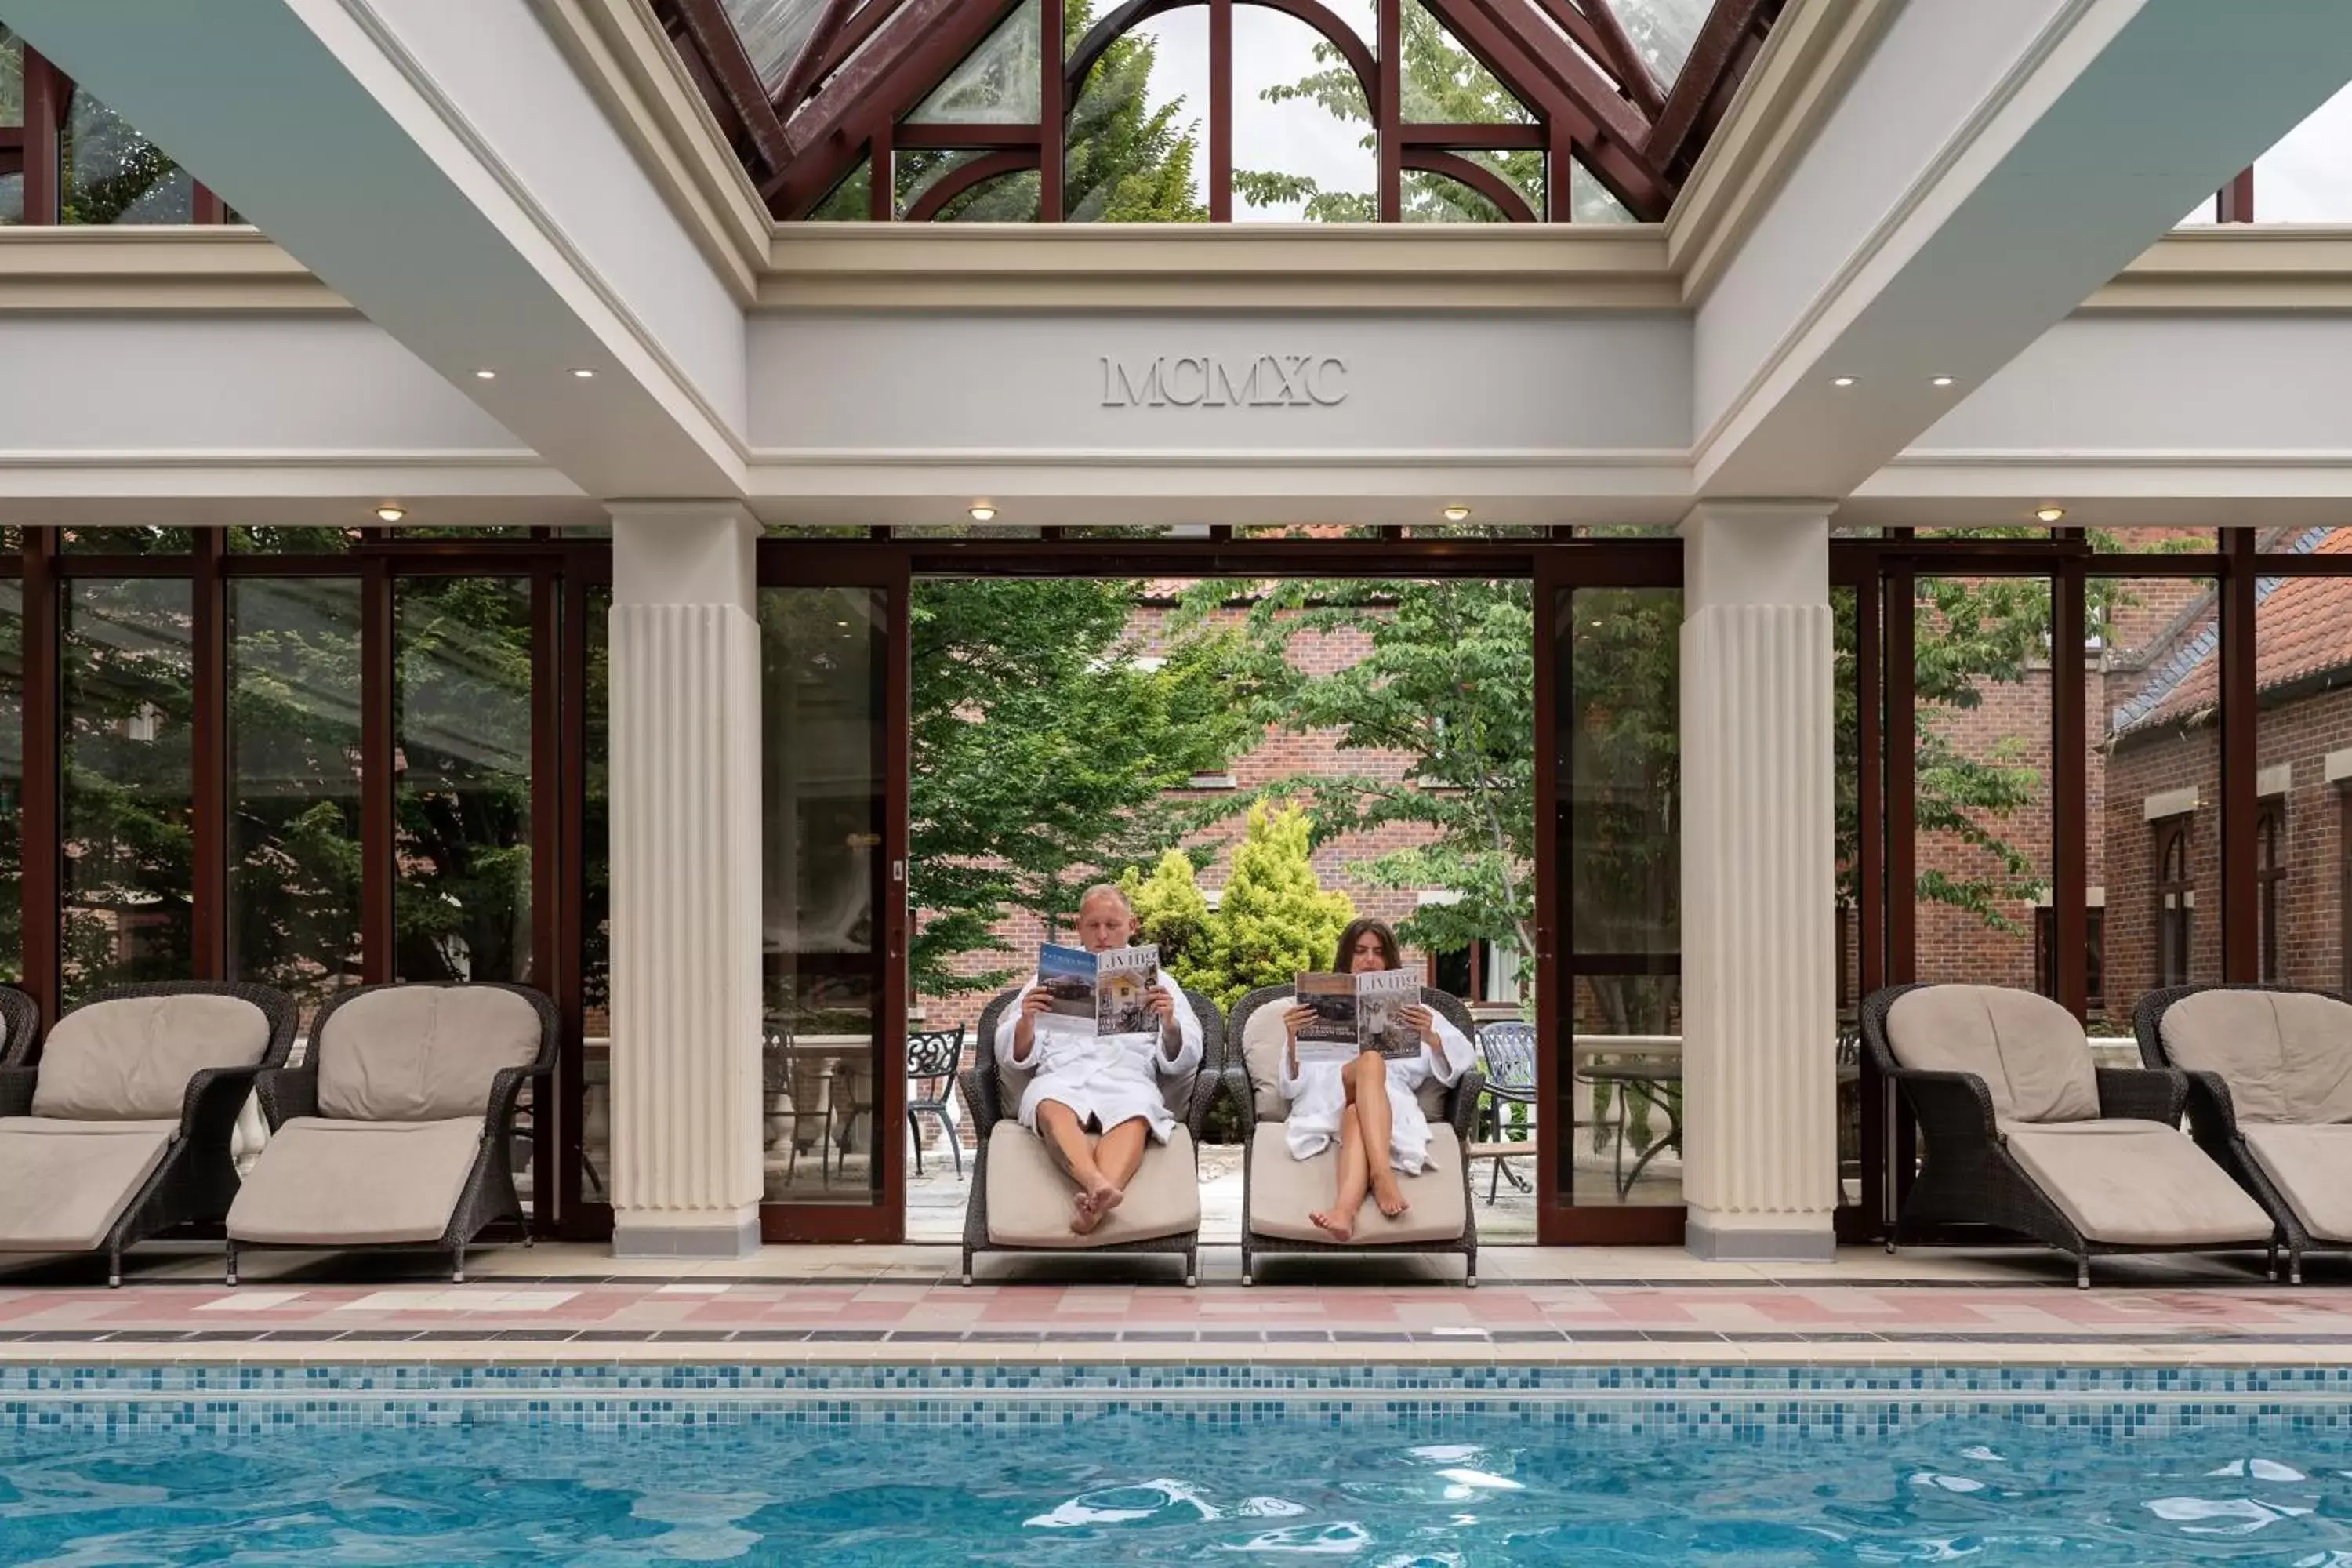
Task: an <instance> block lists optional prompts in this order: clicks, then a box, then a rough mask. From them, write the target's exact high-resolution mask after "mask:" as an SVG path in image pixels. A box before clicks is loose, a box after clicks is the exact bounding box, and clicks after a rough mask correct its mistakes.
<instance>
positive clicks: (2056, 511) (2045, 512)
mask: <svg viewBox="0 0 2352 1568" xmlns="http://www.w3.org/2000/svg"><path fill="white" fill-rule="evenodd" d="M2033 515H2034V516H2035V517H2038V518H2040V519H2041V520H2042V521H2044V522H2056V521H2059V520H2060V519H2061V518H2063V517H2064V516H2065V515H2066V509H2065V508H2064V507H2063V506H2044V507H2036V508H2035V509H2034V511H2033Z"/></svg>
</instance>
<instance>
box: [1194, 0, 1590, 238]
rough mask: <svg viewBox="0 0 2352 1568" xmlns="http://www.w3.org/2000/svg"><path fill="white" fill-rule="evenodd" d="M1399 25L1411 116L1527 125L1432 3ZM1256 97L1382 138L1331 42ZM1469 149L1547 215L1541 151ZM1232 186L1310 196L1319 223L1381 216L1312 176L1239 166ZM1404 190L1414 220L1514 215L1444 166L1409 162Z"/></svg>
mask: <svg viewBox="0 0 2352 1568" xmlns="http://www.w3.org/2000/svg"><path fill="white" fill-rule="evenodd" d="M1402 25H1403V36H1402V41H1403V46H1404V48H1403V55H1404V79H1403V81H1402V83H1401V84H1400V88H1401V94H1402V110H1403V114H1404V118H1405V120H1406V121H1410V122H1413V123H1419V124H1438V125H1525V124H1528V123H1531V122H1532V121H1534V118H1535V117H1534V116H1533V115H1532V114H1530V113H1529V112H1528V107H1527V105H1525V104H1523V103H1521V102H1520V101H1519V100H1518V98H1517V95H1516V94H1514V93H1513V92H1512V91H1511V90H1510V89H1508V88H1507V87H1505V86H1504V85H1503V84H1502V83H1501V82H1500V81H1498V80H1497V79H1496V77H1495V75H1494V73H1493V72H1491V71H1489V70H1488V69H1487V68H1486V67H1485V66H1484V65H1481V64H1480V63H1479V62H1478V60H1477V58H1475V56H1473V55H1472V54H1471V53H1470V51H1469V50H1467V49H1465V48H1464V47H1462V46H1461V45H1460V44H1459V43H1457V42H1455V41H1454V37H1453V35H1451V34H1450V33H1448V32H1447V31H1446V30H1445V28H1444V26H1443V25H1441V24H1440V23H1439V22H1438V20H1437V18H1436V17H1435V16H1432V15H1431V14H1430V12H1429V11H1428V10H1427V9H1426V8H1425V7H1423V6H1422V5H1417V4H1414V3H1413V0H1404V14H1403V17H1402ZM1258 96H1259V97H1260V98H1262V99H1264V100H1265V101H1266V102H1268V103H1289V102H1293V101H1302V100H1303V101H1305V102H1309V103H1313V104H1316V105H1318V106H1319V107H1320V108H1321V109H1322V110H1323V111H1324V112H1325V113H1327V114H1328V115H1329V116H1331V118H1332V119H1334V120H1337V121H1340V122H1342V123H1343V124H1349V125H1361V126H1363V127H1364V134H1363V136H1362V139H1361V141H1360V142H1359V145H1360V146H1362V147H1364V148H1366V149H1370V150H1377V148H1378V147H1379V144H1380V138H1379V136H1378V135H1377V134H1376V133H1375V132H1374V131H1373V130H1372V115H1371V106H1370V104H1369V103H1367V102H1366V101H1365V100H1364V89H1363V84H1362V83H1361V82H1360V81H1359V80H1358V79H1357V77H1356V73H1355V70H1354V68H1352V67H1350V66H1349V64H1348V60H1347V57H1346V56H1344V55H1342V54H1341V53H1340V52H1339V50H1338V49H1337V48H1335V47H1333V46H1332V45H1331V44H1329V43H1328V42H1326V41H1318V42H1317V43H1316V45H1315V68H1314V69H1313V70H1311V71H1309V72H1308V73H1307V75H1305V76H1303V77H1301V78H1299V79H1297V81H1293V82H1278V83H1276V85H1274V86H1273V87H1269V88H1267V89H1265V90H1264V91H1263V92H1261V93H1260V94H1259V95H1258ZM1463 156H1465V157H1466V158H1468V159H1469V160H1470V161H1471V162H1473V163H1478V164H1481V165H1483V166H1484V167H1486V169H1488V170H1490V171H1492V172H1493V173H1494V174H1496V175H1497V176H1499V177H1500V178H1501V179H1502V181H1503V183H1504V184H1507V185H1509V186H1510V187H1511V188H1512V189H1513V190H1515V191H1517V193H1518V194H1519V195H1520V196H1521V197H1522V198H1524V199H1525V200H1526V202H1527V203H1528V205H1529V206H1530V207H1532V208H1533V209H1534V210H1535V212H1536V214H1537V216H1543V212H1544V154H1543V153H1541V152H1538V151H1536V150H1533V149H1526V150H1521V151H1518V152H1508V153H1495V152H1471V153H1464V154H1463ZM1234 193H1235V194H1236V195H1239V196H1240V197H1241V198H1242V199H1243V200H1244V202H1247V203H1248V204H1249V205H1252V206H1259V207H1265V206H1281V205H1287V204H1289V203H1293V202H1297V203H1300V204H1303V205H1304V208H1305V213H1306V216H1307V219H1308V221H1310V222H1315V223H1370V222H1373V221H1374V220H1375V219H1377V218H1378V217H1379V216H1380V207H1379V196H1378V193H1376V192H1372V191H1328V190H1325V189H1323V188H1322V186H1321V185H1320V184H1318V182H1317V181H1316V180H1315V179H1314V178H1313V177H1311V176H1309V175H1305V174H1290V173H1286V172H1283V171H1280V170H1273V169H1251V170H1244V169H1236V170H1234ZM1401 194H1402V203H1403V205H1402V216H1403V217H1404V219H1405V221H1406V222H1408V223H1416V222H1423V223H1440V222H1442V223H1503V222H1506V221H1507V217H1508V215H1507V214H1506V213H1505V212H1504V211H1503V209H1502V208H1500V207H1498V206H1496V205H1495V204H1494V203H1493V202H1492V201H1490V200H1488V199H1487V198H1486V196H1485V195H1481V194H1480V193H1479V192H1477V191H1475V190H1474V189H1472V188H1471V187H1470V186H1468V185H1466V184H1463V183H1462V182H1461V181H1459V180H1455V179H1451V178H1448V177H1447V176H1445V175H1443V174H1428V173H1425V172H1423V171H1421V170H1415V169H1408V170H1406V171H1405V172H1404V174H1403V181H1402V193H1401ZM1602 199H1603V200H1605V199H1606V198H1605V196H1603V197H1602ZM1578 216H1586V215H1584V214H1582V213H1580V214H1579V215H1578ZM1596 216H1597V215H1596Z"/></svg>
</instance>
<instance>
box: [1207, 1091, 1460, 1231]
mask: <svg viewBox="0 0 2352 1568" xmlns="http://www.w3.org/2000/svg"><path fill="white" fill-rule="evenodd" d="M1338 1175H1339V1151H1338V1150H1337V1149H1326V1150H1324V1151H1323V1152H1321V1153H1320V1154H1318V1155H1316V1156H1315V1158H1313V1159H1312V1160H1294V1159H1292V1158H1291V1157H1290V1147H1289V1145H1288V1144H1286V1143H1285V1142H1283V1141H1282V1129H1281V1127H1280V1126H1279V1125H1276V1124H1270V1123H1264V1122H1261V1123H1260V1124H1259V1126H1258V1130H1257V1135H1256V1136H1255V1138H1253V1139H1252V1140H1251V1141H1250V1212H1249V1226H1250V1229H1251V1230H1252V1231H1254V1232H1255V1233H1256V1234H1257V1235H1259V1236H1274V1237H1284V1238H1286V1239H1287V1240H1291V1241H1320V1242H1328V1241H1330V1239H1331V1237H1330V1236H1329V1234H1328V1232H1325V1231H1322V1230H1318V1229H1317V1228H1316V1226H1315V1222H1314V1221H1313V1220H1310V1219H1308V1218H1307V1215H1309V1214H1311V1213H1313V1212H1314V1211H1315V1210H1317V1209H1319V1208H1322V1207H1324V1206H1325V1205H1328V1204H1329V1203H1330V1201H1331V1193H1332V1188H1333V1185H1334V1184H1335V1183H1336V1182H1337V1180H1338ZM1397 1186H1398V1189H1399V1190H1400V1191H1402V1193H1403V1194H1404V1198H1405V1202H1407V1203H1409V1204H1411V1205H1412V1207H1411V1208H1409V1209H1407V1210H1405V1211H1404V1213H1403V1214H1402V1215H1398V1216H1397V1217H1396V1218H1394V1219H1391V1218H1389V1217H1388V1216H1387V1215H1383V1214H1382V1213H1381V1210H1380V1205H1377V1204H1375V1203H1373V1202H1372V1200H1371V1199H1370V1197H1369V1196H1367V1197H1366V1198H1365V1199H1364V1206H1363V1207H1362V1209H1360V1211H1358V1213H1357V1215H1356V1235H1355V1238H1354V1240H1353V1241H1352V1242H1351V1243H1350V1245H1352V1246H1356V1247H1410V1246H1422V1247H1426V1246H1428V1245H1429V1244H1430V1243H1432V1242H1441V1241H1458V1240H1460V1239H1461V1237H1462V1231H1463V1227H1464V1221H1465V1215H1464V1212H1463V1204H1464V1197H1463V1187H1462V1146H1461V1144H1460V1143H1458V1142H1455V1140H1454V1129H1453V1128H1452V1127H1450V1126H1447V1125H1445V1124H1444V1123H1443V1122H1439V1123H1433V1124H1432V1126H1431V1127H1430V1129H1429V1168H1428V1169H1427V1170H1425V1171H1423V1172H1422V1173H1421V1174H1419V1175H1417V1176H1400V1177H1398V1178H1397Z"/></svg>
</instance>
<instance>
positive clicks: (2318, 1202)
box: [2132, 985, 2352, 1285]
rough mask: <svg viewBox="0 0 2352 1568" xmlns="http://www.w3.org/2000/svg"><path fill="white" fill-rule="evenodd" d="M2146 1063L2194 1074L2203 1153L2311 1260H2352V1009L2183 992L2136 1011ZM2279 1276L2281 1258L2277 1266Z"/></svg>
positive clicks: (2311, 998)
mask: <svg viewBox="0 0 2352 1568" xmlns="http://www.w3.org/2000/svg"><path fill="white" fill-rule="evenodd" d="M2132 1025H2133V1027H2134V1029H2135V1031H2136V1032H2137V1034H2138V1036H2139V1053H2140V1059H2141V1060H2143V1061H2145V1062H2146V1063H2147V1065H2148V1066H2150V1067H2152V1068H2153V1067H2161V1068H2175V1069H2178V1070H2180V1071H2184V1072H2186V1073H2187V1074H2188V1075H2189V1131H2191V1132H2192V1133H2194V1134H2195V1135H2196V1139H2197V1144H2198V1147H2200V1148H2201V1149H2203V1150H2204V1151H2205V1152H2206V1153H2208V1154H2210V1155H2211V1156H2212V1157H2213V1159H2214V1161H2215V1162H2216V1163H2219V1164H2220V1165H2221V1168H2222V1169H2223V1170H2225V1171H2227V1172H2229V1173H2230V1174H2231V1175H2232V1176H2234V1177H2236V1178H2237V1181H2238V1184H2239V1185H2240V1186H2242V1187H2243V1188H2245V1189H2246V1191H2248V1192H2250V1193H2252V1194H2253V1195H2254V1197H2255V1199H2256V1200H2257V1201H2258V1202H2260V1203H2261V1204H2262V1205H2263V1207H2264V1208H2265V1209H2268V1210H2269V1211H2270V1215H2271V1218H2273V1220H2275V1221H2277V1222H2278V1227H2279V1232H2280V1234H2281V1235H2282V1236H2284V1237H2285V1240H2286V1252H2287V1277H2288V1279H2290V1280H2291V1281H2293V1282H2294V1283H2295V1284H2298V1285H2300V1284H2301V1283H2303V1255H2304V1254H2305V1253H2306V1252H2347V1251H2352V1005H2347V1003H2346V1002H2345V1001H2344V999H2343V998H2342V997H2340V996H2337V995H2336V994H2333V993H2331V992H2326V991H2303V990H2296V989H2294V988H2292V987H2288V986H2282V985H2174V986H2168V987H2166V988H2165V989H2163V990H2161V991H2151V992H2149V993H2148V994H2147V995H2145V996H2143V997H2141V998H2140V1000H2139V1005H2138V1006H2137V1007H2135V1008H2134V1009H2133V1010H2132ZM2271 1271H2272V1274H2273V1277H2275V1276H2276V1274H2277V1271H2278V1258H2277V1255H2276V1251H2275V1249H2273V1255H2272V1258H2271Z"/></svg>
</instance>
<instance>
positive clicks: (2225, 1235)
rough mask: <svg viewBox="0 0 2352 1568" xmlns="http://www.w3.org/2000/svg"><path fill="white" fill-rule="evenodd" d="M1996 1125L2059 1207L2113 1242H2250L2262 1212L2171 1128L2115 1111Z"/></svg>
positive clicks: (2263, 1222)
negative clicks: (2104, 1116) (2110, 1115)
mask: <svg viewBox="0 0 2352 1568" xmlns="http://www.w3.org/2000/svg"><path fill="white" fill-rule="evenodd" d="M2001 1132H2002V1133H2003V1134H2004V1135H2005V1136H2006V1137H2007V1138H2008V1140H2009V1152H2010V1153H2011V1154H2012V1155H2013V1156H2015V1157H2016V1160H2017V1163H2019V1164H2020V1165H2022V1166H2023V1167H2025V1171H2026V1173H2027V1174H2028V1175H2031V1176H2032V1178H2033V1180H2034V1182H2035V1183H2036V1184H2038V1185H2040V1187H2041V1188H2042V1191H2043V1192H2044V1193H2047V1194H2049V1195H2050V1199H2051V1201H2052V1202H2053V1203H2054V1204H2056V1205H2058V1209H2059V1212H2060V1213H2062V1214H2063V1215H2065V1216H2066V1217H2067V1218H2068V1219H2069V1220H2071V1221H2073V1222H2074V1228H2075V1229H2076V1230H2078V1231H2080V1232H2082V1233H2083V1235H2084V1237H2087V1238H2089V1239H2090V1240H2092V1241H2103V1242H2106V1243H2108V1244H2110V1245H2112V1246H2116V1247H2214V1246H2221V1245H2225V1244H2227V1243H2231V1242H2244V1243H2252V1244H2259V1243H2262V1242H2265V1241H2268V1240H2269V1239H2270V1237H2271V1229H2272V1226H2271V1219H2270V1215H2266V1214H2264V1213H2263V1208H2262V1205H2260V1204H2258V1203H2256V1202H2254V1200H2253V1199H2252V1198H2251V1197H2249V1196H2247V1195H2246V1193H2245V1190H2244V1189H2243V1188H2242V1187H2240V1186H2239V1185H2238V1184H2237V1183H2235V1182H2233V1181H2231V1179H2230V1177H2229V1175H2228V1173H2226V1172H2224V1171H2223V1170H2222V1169H2221V1166H2219V1165H2217V1164H2215V1163H2213V1162H2212V1161H2211V1160H2210V1159H2208V1158H2206V1156H2205V1152H2204V1151H2203V1150H2201V1149H2200V1148H2198V1147H2197V1145H2196V1144H2195V1143H2194V1142H2190V1141H2189V1137H2188V1135H2187V1134H2186V1133H2183V1132H2181V1131H2179V1129H2177V1128H2171V1127H2166V1126H2164V1125H2162V1124H2161V1123H2158V1122H2154V1121H2135V1120H2130V1119H2126V1118H2120V1117H2118V1118H2115V1119H2111V1120H2105V1121H2064V1122H2057V1123H2053V1124H2048V1125H2043V1126H2039V1127H2029V1126H2021V1125H2017V1124H2014V1123H2011V1124H2007V1125H2004V1126H2003V1127H2002V1128H2001Z"/></svg>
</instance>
